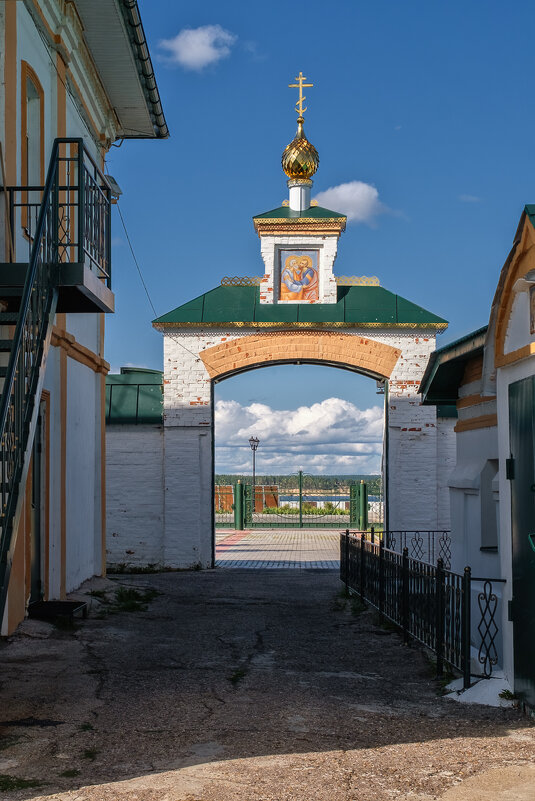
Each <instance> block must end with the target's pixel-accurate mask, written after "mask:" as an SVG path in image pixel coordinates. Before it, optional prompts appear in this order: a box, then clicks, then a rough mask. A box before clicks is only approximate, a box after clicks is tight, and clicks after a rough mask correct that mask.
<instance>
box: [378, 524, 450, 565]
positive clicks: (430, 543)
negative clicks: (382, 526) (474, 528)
mask: <svg viewBox="0 0 535 801" xmlns="http://www.w3.org/2000/svg"><path fill="white" fill-rule="evenodd" d="M384 543H385V547H386V548H389V549H390V550H391V551H396V552H397V553H403V549H404V548H407V550H408V552H409V556H410V557H411V559H419V560H420V561H421V562H429V563H430V564H432V565H434V564H436V561H437V559H442V561H443V562H444V566H445V567H450V565H451V536H450V532H449V531H385V533H384Z"/></svg>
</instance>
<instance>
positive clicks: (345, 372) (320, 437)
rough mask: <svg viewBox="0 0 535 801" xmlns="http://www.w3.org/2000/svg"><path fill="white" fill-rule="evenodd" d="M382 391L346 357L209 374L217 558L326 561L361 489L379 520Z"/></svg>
mask: <svg viewBox="0 0 535 801" xmlns="http://www.w3.org/2000/svg"><path fill="white" fill-rule="evenodd" d="M333 368H335V369H333ZM384 390H385V382H384V380H378V378H377V375H374V376H373V377H371V376H370V375H366V374H365V373H364V372H363V371H362V370H356V369H355V367H354V366H353V365H350V366H348V365H343V364H329V363H327V364H325V363H323V364H321V365H320V364H318V363H317V362H315V361H314V360H310V361H304V360H302V359H299V360H295V361H290V360H282V359H281V360H280V361H278V362H277V363H275V364H273V363H270V364H269V365H264V366H263V365H260V364H255V365H254V366H252V367H249V366H241V367H240V369H238V370H234V371H233V372H231V373H228V374H226V375H225V376H223V377H221V378H220V379H218V380H217V379H216V380H214V381H213V404H212V405H213V409H214V493H213V504H214V519H215V559H216V564H217V565H218V566H222V567H257V566H258V567H260V566H262V567H267V566H269V567H300V566H305V567H306V566H309V567H330V568H336V567H337V564H338V537H339V532H340V531H341V530H343V529H346V528H358V527H360V525H359V523H360V524H362V518H361V517H360V516H359V515H360V513H361V512H362V503H361V502H360V494H361V493H363V494H364V493H365V492H366V495H367V497H366V500H365V504H366V516H367V521H366V524H367V525H368V526H370V527H371V526H372V525H373V526H374V528H375V529H376V530H380V529H381V527H382V524H383V520H384V493H383V446H384V397H385V396H384ZM363 485H364V486H363Z"/></svg>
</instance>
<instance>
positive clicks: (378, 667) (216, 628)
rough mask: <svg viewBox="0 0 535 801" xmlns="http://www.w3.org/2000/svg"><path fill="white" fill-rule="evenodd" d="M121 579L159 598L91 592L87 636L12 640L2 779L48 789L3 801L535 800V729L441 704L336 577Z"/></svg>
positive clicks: (4, 662) (39, 633)
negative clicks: (116, 604) (135, 603)
mask: <svg viewBox="0 0 535 801" xmlns="http://www.w3.org/2000/svg"><path fill="white" fill-rule="evenodd" d="M118 584H120V585H123V586H126V587H135V588H138V589H140V590H141V591H144V590H145V589H147V588H154V589H156V590H157V591H158V592H159V595H158V596H157V597H156V598H154V600H153V601H151V602H150V603H149V604H148V608H147V609H146V611H138V612H117V613H113V614H106V609H108V608H109V607H108V606H107V605H106V604H105V603H104V604H103V603H101V602H100V601H99V600H98V599H96V598H92V603H93V607H92V610H91V612H90V615H89V618H88V619H87V620H85V621H80V622H79V623H78V624H77V627H76V630H75V631H74V632H73V631H63V630H60V629H56V628H54V627H52V626H50V625H49V624H45V623H37V622H35V621H27V622H26V623H25V624H24V625H23V626H22V628H21V629H20V631H19V632H18V633H17V634H16V635H15V636H13V637H12V638H10V640H9V641H8V642H4V643H2V644H1V645H0V693H1V698H2V706H1V712H0V780H1V777H2V776H10V777H15V778H17V779H25V780H32V781H35V782H39V783H40V786H38V787H37V786H36V787H26V788H21V789H12V790H6V791H4V792H1V791H0V799H4V798H6V799H8V798H9V799H14V800H15V799H25V800H26V799H39V800H40V801H42V800H43V799H47V800H48V799H52V798H54V799H58V800H60V799H61V801H111V799H113V801H126V800H127V799H128V801H156V799H158V801H216V799H217V801H246V800H247V801H272V800H273V801H274V800H275V799H276V801H290V799H291V801H305V799H306V801H310V800H311V799H314V800H316V799H317V801H324V800H325V801H327V799H328V801H356V800H357V799H358V801H390V800H391V799H402V800H403V801H409V800H410V801H431V799H444V801H472V800H474V801H475V799H478V801H481V799H485V800H486V799H487V798H488V799H490V798H492V799H493V801H509V799H511V801H512V799H514V801H520V799H526V801H527V800H528V799H535V790H534V791H533V794H532V795H529V793H531V792H532V790H531V788H533V787H535V772H533V771H534V769H533V754H534V745H535V736H534V735H535V730H534V728H533V725H532V723H531V722H530V720H528V719H527V718H525V717H522V716H521V715H520V713H519V712H518V711H516V710H514V709H496V708H487V707H483V706H475V705H464V704H456V703H454V702H452V701H451V700H448V699H446V698H444V697H441V696H440V695H439V694H438V692H439V687H438V685H437V682H436V680H435V679H434V678H433V676H432V671H431V670H430V666H429V662H428V659H427V657H426V656H425V654H424V653H423V652H422V650H421V649H420V648H419V647H417V646H413V647H410V648H407V647H405V646H404V645H403V644H402V641H401V638H400V637H399V636H398V635H397V634H396V633H394V632H392V631H391V630H390V629H388V628H385V627H381V626H380V625H378V622H377V619H376V616H375V614H374V612H373V611H370V610H368V611H365V612H362V613H360V614H357V615H355V614H353V612H352V604H351V602H350V601H346V600H345V599H343V598H341V597H340V595H339V592H340V586H341V585H340V584H339V581H338V576H337V573H336V572H335V571H330V570H327V571H325V570H323V571H316V570H308V571H307V570H299V571H297V570H296V571H293V570H280V571H279V570H265V571H264V570H217V569H216V570H212V571H203V572H178V573H163V574H154V575H136V576H118V577H115V578H108V579H100V580H96V583H95V582H93V584H92V585H91V586H92V587H93V588H96V589H100V590H103V591H105V592H107V594H108V597H111V596H112V595H113V592H114V590H115V589H116V588H117V586H118ZM496 771H497V772H498V773H496ZM530 771H532V772H531V773H530ZM471 783H472V784H471ZM474 783H475V784H474ZM474 787H475V789H474ZM0 788H1V783H0ZM485 788H487V789H485ZM503 788H505V789H503ZM508 788H509V789H508ZM511 788H513V789H512V790H511ZM519 788H520V789H519ZM522 788H524V789H522ZM487 790H488V794H486V793H487ZM502 790H503V792H502ZM471 793H472V794H471ZM504 793H505V794H504ZM507 793H510V794H509V795H507ZM511 793H512V794H511ZM523 793H524V794H523Z"/></svg>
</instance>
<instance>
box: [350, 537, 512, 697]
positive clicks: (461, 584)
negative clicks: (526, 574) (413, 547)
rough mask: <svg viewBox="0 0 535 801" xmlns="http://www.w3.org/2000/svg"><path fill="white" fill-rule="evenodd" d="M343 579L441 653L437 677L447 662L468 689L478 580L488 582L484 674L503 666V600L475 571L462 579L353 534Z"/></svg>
mask: <svg viewBox="0 0 535 801" xmlns="http://www.w3.org/2000/svg"><path fill="white" fill-rule="evenodd" d="M340 578H341V580H342V581H343V582H344V584H345V585H346V587H347V588H348V589H350V590H352V591H353V592H355V593H356V594H357V595H359V596H360V597H361V598H362V599H363V600H364V601H366V602H367V603H369V604H370V605H371V606H374V607H375V608H376V609H377V610H378V611H379V613H380V614H381V615H383V616H384V617H385V618H387V619H388V620H390V621H392V622H393V623H395V624H396V625H397V626H399V627H400V629H401V630H402V632H403V636H404V638H405V641H406V642H408V641H409V639H410V638H413V639H415V640H418V641H419V642H421V643H423V644H424V645H425V646H426V647H427V648H429V649H430V650H432V651H434V652H435V653H436V658H437V675H439V676H441V675H442V674H443V669H444V663H447V664H448V665H451V666H452V667H454V668H456V669H457V670H460V671H461V673H462V674H463V679H464V687H465V688H467V687H469V686H470V679H471V667H470V658H471V634H472V620H471V607H472V581H482V582H483V583H484V587H483V591H482V592H480V593H478V606H479V613H480V620H479V621H478V624H477V627H476V629H475V630H476V631H477V632H478V637H479V650H478V660H479V663H480V664H481V666H482V671H483V672H482V676H484V677H487V678H488V677H490V675H491V673H492V669H493V666H494V665H496V664H497V662H498V653H497V649H496V636H497V634H498V626H497V623H496V609H497V604H498V599H497V596H496V594H495V593H494V592H493V588H492V581H491V580H490V579H472V576H471V571H470V568H469V567H466V568H465V570H464V573H463V574H462V575H460V574H458V573H453V572H452V571H450V570H447V569H446V568H445V567H444V562H443V560H442V559H440V558H439V559H438V561H437V564H436V565H432V564H429V563H428V562H422V561H420V560H418V559H414V558H411V557H410V556H409V551H408V548H407V547H404V548H403V551H402V553H397V552H396V551H393V550H391V549H389V548H386V547H385V545H384V542H383V541H382V540H381V542H378V543H375V542H371V541H369V540H367V539H366V538H365V537H364V536H359V533H356V534H352V533H350V532H349V531H346V532H345V533H342V534H341V539H340Z"/></svg>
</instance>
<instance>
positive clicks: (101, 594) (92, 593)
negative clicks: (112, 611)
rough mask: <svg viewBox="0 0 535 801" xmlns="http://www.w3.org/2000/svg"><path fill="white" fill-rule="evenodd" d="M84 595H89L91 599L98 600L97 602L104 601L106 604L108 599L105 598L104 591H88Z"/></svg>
mask: <svg viewBox="0 0 535 801" xmlns="http://www.w3.org/2000/svg"><path fill="white" fill-rule="evenodd" d="M86 595H90V596H91V598H98V599H99V601H104V602H106V603H108V598H107V597H106V590H90V591H89V592H87V593H86Z"/></svg>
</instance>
